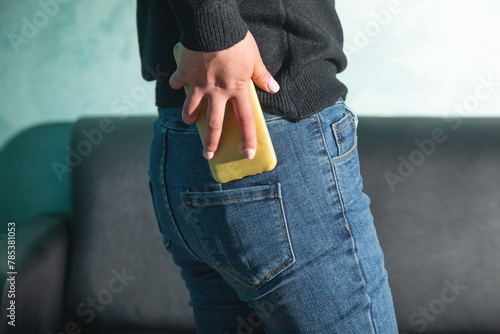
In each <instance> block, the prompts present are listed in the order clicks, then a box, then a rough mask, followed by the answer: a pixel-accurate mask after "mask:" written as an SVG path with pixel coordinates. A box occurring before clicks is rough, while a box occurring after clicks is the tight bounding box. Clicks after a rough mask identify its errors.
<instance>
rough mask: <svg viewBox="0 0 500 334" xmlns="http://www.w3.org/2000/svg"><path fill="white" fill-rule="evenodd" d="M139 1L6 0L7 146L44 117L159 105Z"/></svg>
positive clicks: (3, 112)
mask: <svg viewBox="0 0 500 334" xmlns="http://www.w3.org/2000/svg"><path fill="white" fill-rule="evenodd" d="M43 3H46V4H52V5H51V6H44V5H42V4H43ZM54 4H57V7H56V6H54ZM44 7H45V9H44ZM135 8H136V6H135V0H106V1H96V0H89V1H83V0H58V1H52V0H42V1H41V2H39V1H34V0H30V1H27V0H16V1H0V20H1V22H2V24H1V26H0V36H1V37H2V40H1V44H0V48H1V50H0V57H1V58H0V101H1V103H0V147H1V146H2V145H3V144H5V141H6V140H7V139H8V138H9V137H11V136H12V135H14V134H15V133H16V132H18V131H20V130H22V129H24V128H26V127H29V126H32V125H34V124H38V123H44V122H52V121H60V120H74V119H76V118H78V117H80V116H84V115H85V116H86V115H98V114H101V115H102V114H124V113H129V114H152V113H154V112H155V109H154V93H153V91H152V89H151V88H152V86H151V84H148V83H145V82H144V81H143V80H142V78H141V76H140V68H139V53H138V45H137V33H136V26H135ZM26 22H28V23H26ZM30 28H31V29H30ZM33 28H34V29H33ZM146 88H147V89H146ZM145 92H146V94H144V93H145ZM124 94H125V95H124ZM132 94H133V96H132ZM126 96H131V97H130V98H128V102H125V101H126V100H127V97H126Z"/></svg>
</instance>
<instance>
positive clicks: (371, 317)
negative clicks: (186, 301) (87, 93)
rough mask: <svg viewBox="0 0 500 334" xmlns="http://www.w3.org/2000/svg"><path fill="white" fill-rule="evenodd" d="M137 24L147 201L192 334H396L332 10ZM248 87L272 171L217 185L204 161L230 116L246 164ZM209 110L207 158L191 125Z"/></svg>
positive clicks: (173, 14)
mask: <svg viewBox="0 0 500 334" xmlns="http://www.w3.org/2000/svg"><path fill="white" fill-rule="evenodd" d="M137 18H138V30H139V43H140V50H141V60H142V69H143V76H144V78H145V79H147V80H156V81H157V95H156V101H157V105H158V107H159V117H158V119H157V120H156V122H155V124H154V138H153V142H152V147H151V161H150V171H149V175H150V185H151V190H152V195H153V201H154V205H155V210H156V214H157V218H158V225H159V229H160V231H161V233H162V235H163V241H164V244H165V247H166V249H168V250H169V251H170V252H171V253H172V254H173V258H174V261H175V262H176V263H177V264H178V265H179V266H180V267H181V270H182V271H181V272H182V276H183V278H184V280H185V282H186V286H187V287H188V289H189V291H190V295H191V301H190V304H191V305H192V306H193V310H194V316H195V321H196V327H197V331H198V332H199V333H262V332H265V333H342V334H345V333H384V334H386V333H389V334H390V333H397V326H396V320H395V316H394V308H393V304H392V297H391V294H390V289H389V285H388V282H387V272H386V270H385V268H384V260H383V254H382V250H381V248H380V246H379V243H378V239H377V236H376V232H375V228H374V226H373V218H372V216H371V213H370V209H369V203H370V201H369V198H368V197H367V196H366V195H365V194H364V193H363V192H362V178H361V175H360V174H359V161H358V155H357V150H356V130H357V124H358V120H357V117H356V115H355V114H354V113H353V112H352V111H350V110H349V109H348V108H347V107H346V105H345V103H344V99H345V96H346V93H347V89H346V87H345V85H343V84H342V83H341V82H340V81H339V80H338V79H337V78H336V73H338V72H340V71H342V70H344V68H345V67H346V65H347V60H346V57H345V55H344V53H343V52H342V42H343V37H342V29H341V26H340V22H339V19H338V17H337V14H336V11H335V7H334V1H333V0H318V1H307V2H306V1H301V0H282V1H265V0H241V1H240V0H227V1H220V0H204V1H202V0H187V1H181V0H170V1H168V2H167V1H162V0H157V1H155V0H139V1H138V11H137ZM179 40H180V42H181V43H182V46H181V48H180V52H179V57H180V60H179V66H178V67H177V66H176V64H175V61H174V59H173V57H172V48H173V46H174V45H175V44H176V43H177V42H178V41H179ZM170 74H172V75H170ZM250 80H253V81H254V82H255V84H256V86H257V87H259V88H260V90H258V95H259V100H260V102H261V105H262V108H263V111H264V117H265V119H266V124H267V127H268V130H269V133H270V136H271V139H272V142H273V146H274V149H275V152H276V157H277V161H278V163H277V166H276V167H275V168H274V169H273V170H271V171H269V172H265V173H261V174H257V175H253V176H247V177H244V178H242V179H239V180H235V181H230V182H227V183H217V182H216V181H215V180H214V178H213V177H212V175H211V174H210V169H209V167H208V163H207V159H211V158H213V156H214V154H216V153H217V145H218V141H219V137H220V132H221V126H222V120H223V118H224V108H225V105H226V103H232V105H233V108H234V110H235V114H236V116H237V119H238V120H239V125H240V129H241V132H242V147H243V149H244V151H245V156H246V158H247V159H252V158H253V156H254V154H255V149H256V142H257V140H256V136H255V120H254V119H253V111H252V108H251V104H250V102H249V101H250V97H249V93H248V92H249V84H250ZM185 85H189V94H188V96H187V98H186V96H185V94H184V91H183V90H182V89H181V88H182V87H183V86H185ZM203 101H207V104H208V111H207V118H208V122H207V123H208V127H207V133H206V138H205V146H203V145H202V143H201V140H200V136H199V133H198V132H197V128H196V125H195V124H194V123H195V121H196V118H197V115H198V112H199V107H200V105H201V104H202V102H203Z"/></svg>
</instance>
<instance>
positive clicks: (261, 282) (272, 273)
mask: <svg viewBox="0 0 500 334" xmlns="http://www.w3.org/2000/svg"><path fill="white" fill-rule="evenodd" d="M269 196H273V197H274V198H275V202H276V206H277V208H278V212H279V215H280V225H281V231H282V235H283V240H284V241H285V244H286V251H287V254H288V257H287V258H286V259H285V260H283V261H282V262H281V263H280V264H278V265H277V266H276V267H274V268H273V269H272V270H271V271H269V273H267V274H266V276H264V277H262V278H261V279H260V280H259V281H258V282H257V283H256V284H253V283H250V282H248V281H247V280H245V279H244V278H243V277H241V276H240V275H238V274H236V273H234V272H232V271H231V270H229V269H227V268H225V267H224V266H221V265H219V264H216V263H215V261H214V257H213V255H212V253H211V252H210V251H209V250H208V248H207V247H206V245H205V242H203V240H204V238H203V237H202V236H201V234H200V231H199V229H198V227H197V226H196V224H194V220H193V217H192V216H191V214H190V213H189V211H188V215H189V217H190V219H191V222H192V223H193V224H192V225H193V226H194V229H195V231H196V234H197V235H198V238H199V239H200V241H201V244H202V245H203V248H204V249H205V251H206V252H207V254H208V256H209V257H210V258H211V259H212V261H214V265H215V266H216V267H217V268H219V269H220V270H222V271H224V272H226V273H228V274H230V275H231V276H233V277H235V278H236V279H238V280H239V281H240V282H242V283H243V284H245V285H247V286H249V287H251V288H254V289H258V288H260V287H261V286H263V285H264V284H265V283H267V282H268V281H270V280H271V279H272V278H273V277H274V276H276V275H277V274H279V272H281V271H280V269H281V268H282V267H285V266H287V265H288V264H289V263H291V262H293V256H292V255H291V253H290V245H289V242H288V239H287V238H286V236H287V234H286V233H285V230H286V228H285V222H284V220H283V216H282V213H281V211H282V210H280V206H279V203H278V201H279V198H280V197H279V195H278V194H273V195H267V197H269ZM259 197H261V196H259Z"/></svg>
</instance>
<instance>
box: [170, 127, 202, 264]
mask: <svg viewBox="0 0 500 334" xmlns="http://www.w3.org/2000/svg"><path fill="white" fill-rule="evenodd" d="M168 131H169V129H168V128H167V129H166V130H165V132H164V137H163V138H162V140H163V148H162V154H161V160H160V173H161V175H162V177H161V186H162V189H163V195H164V197H163V198H164V199H165V200H166V203H165V205H167V207H168V210H169V211H170V216H171V217H172V223H173V225H174V228H175V230H176V232H177V235H178V236H179V239H180V240H181V241H182V243H183V244H184V246H185V247H186V249H187V250H188V251H189V253H191V255H193V256H194V257H195V258H196V259H198V260H199V261H202V262H204V261H203V260H202V259H201V258H200V257H198V255H196V254H195V253H194V252H193V250H192V249H191V247H189V245H188V244H187V242H186V240H184V237H183V236H182V234H181V231H180V230H179V227H178V226H177V222H176V221H175V218H174V217H173V215H172V208H171V207H170V201H169V199H168V193H167V189H166V186H165V181H166V180H165V179H166V173H165V169H166V159H165V155H166V152H167V139H168Z"/></svg>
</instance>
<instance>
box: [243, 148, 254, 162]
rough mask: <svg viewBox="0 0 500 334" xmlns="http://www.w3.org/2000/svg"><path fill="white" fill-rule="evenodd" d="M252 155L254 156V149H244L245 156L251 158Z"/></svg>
mask: <svg viewBox="0 0 500 334" xmlns="http://www.w3.org/2000/svg"><path fill="white" fill-rule="evenodd" d="M254 156H255V150H253V149H251V148H250V149H248V150H245V158H247V159H249V160H252V159H253V157H254Z"/></svg>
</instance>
